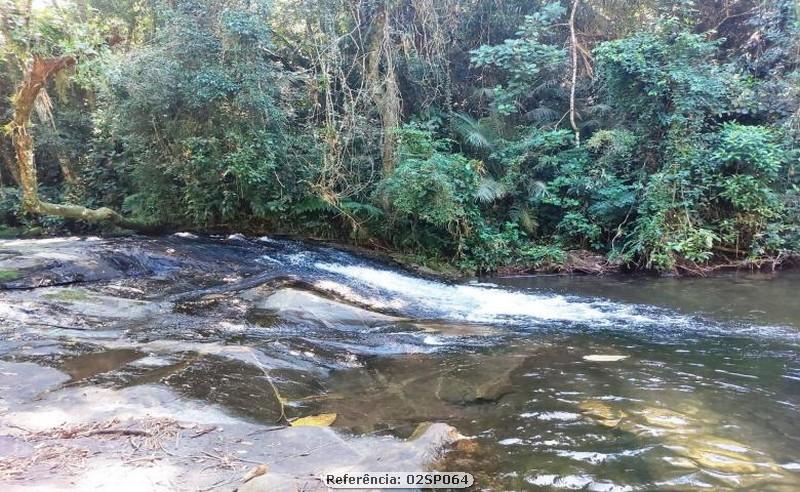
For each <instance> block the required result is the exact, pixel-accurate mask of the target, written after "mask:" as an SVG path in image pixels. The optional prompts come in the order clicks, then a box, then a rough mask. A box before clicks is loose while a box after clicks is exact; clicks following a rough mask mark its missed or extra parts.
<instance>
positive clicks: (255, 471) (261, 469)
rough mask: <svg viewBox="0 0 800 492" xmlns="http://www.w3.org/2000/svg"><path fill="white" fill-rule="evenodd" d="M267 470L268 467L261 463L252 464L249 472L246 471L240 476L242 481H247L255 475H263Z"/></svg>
mask: <svg viewBox="0 0 800 492" xmlns="http://www.w3.org/2000/svg"><path fill="white" fill-rule="evenodd" d="M268 471H269V467H268V466H267V465H264V464H261V465H258V466H254V467H253V468H251V469H250V471H249V472H247V474H246V475H245V476H244V477H242V482H244V483H247V482H249V481H250V480H252V479H254V478H256V477H260V476H261V475H264V474H265V473H267V472H268Z"/></svg>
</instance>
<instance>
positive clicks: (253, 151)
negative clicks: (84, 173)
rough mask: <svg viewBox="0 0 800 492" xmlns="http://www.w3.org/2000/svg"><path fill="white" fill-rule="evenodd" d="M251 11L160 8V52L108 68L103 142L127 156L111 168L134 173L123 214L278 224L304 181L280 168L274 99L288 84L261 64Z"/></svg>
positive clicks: (282, 141)
mask: <svg viewBox="0 0 800 492" xmlns="http://www.w3.org/2000/svg"><path fill="white" fill-rule="evenodd" d="M250 4H251V2H241V3H235V2H234V3H231V4H229V5H228V6H227V8H225V9H222V10H215V6H214V3H213V2H207V1H206V2H203V1H181V2H178V3H177V6H176V8H174V9H169V8H162V9H161V10H159V15H160V16H161V19H162V22H163V23H164V26H163V27H162V29H161V31H162V34H161V36H160V37H159V38H158V40H157V42H156V43H154V44H153V45H151V46H149V47H147V48H143V49H141V50H139V52H138V53H136V54H135V55H123V56H119V57H115V58H114V59H112V60H110V66H109V67H108V70H107V72H106V73H108V81H107V85H105V86H104V87H102V92H101V95H102V96H103V97H104V98H105V99H106V105H107V107H108V108H109V110H108V111H107V112H102V113H100V112H98V115H97V116H98V120H97V125H98V127H99V128H100V129H102V131H103V133H101V134H100V135H99V139H100V140H106V139H108V138H113V139H114V140H115V141H116V142H115V146H116V147H121V148H123V149H125V150H124V152H123V153H122V154H117V153H115V154H113V155H112V156H111V159H112V160H111V162H109V164H111V165H113V166H114V167H119V166H123V167H128V168H129V169H131V171H130V172H131V174H132V175H133V180H132V182H131V183H130V185H131V187H132V188H133V189H134V190H135V192H134V193H133V194H131V195H129V196H128V197H126V198H125V203H124V205H125V209H126V210H128V211H129V212H130V213H131V214H133V215H134V216H138V217H143V218H151V219H157V220H159V221H167V222H173V223H176V224H200V225H214V224H220V223H228V222H231V221H236V220H241V219H242V218H243V217H250V218H252V219H253V220H259V219H261V220H266V219H268V218H278V217H280V216H281V215H282V214H285V213H286V210H287V208H288V207H289V206H290V204H291V202H292V201H293V200H296V199H297V198H294V197H293V195H295V194H296V193H297V189H296V186H297V183H298V182H300V181H303V180H304V179H308V177H309V173H308V172H304V171H305V170H304V169H303V168H298V167H293V166H285V165H282V164H283V163H286V162H287V161H288V160H289V156H290V155H291V153H292V151H293V150H292V145H293V140H292V137H291V135H290V134H288V131H287V120H286V114H287V112H288V110H287V107H286V105H288V104H290V103H291V100H287V99H285V98H283V97H282V96H281V94H279V91H280V90H281V88H282V87H284V86H286V84H288V83H289V81H290V79H291V77H292V75H291V73H289V72H287V71H286V70H284V69H283V68H282V67H280V66H279V65H278V64H276V63H274V62H273V61H272V60H270V59H269V58H268V57H267V56H265V53H264V51H263V50H265V49H269V47H270V46H271V38H270V34H269V31H268V29H267V28H266V24H265V21H266V17H265V15H266V10H265V9H266V6H265V5H264V4H262V3H261V2H253V5H250ZM209 14H210V15H209ZM178 46H180V49H176V48H177V47H178ZM287 186H290V187H291V188H287ZM298 198H301V199H302V197H298ZM300 212H303V210H302V209H301V210H300ZM276 216H277V217H276Z"/></svg>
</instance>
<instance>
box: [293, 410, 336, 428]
mask: <svg viewBox="0 0 800 492" xmlns="http://www.w3.org/2000/svg"><path fill="white" fill-rule="evenodd" d="M334 420H336V414H335V413H321V414H319V415H309V416H308V417H301V418H299V419H296V420H293V421H292V422H291V423H292V427H329V426H330V425H331V424H332V423H333V421H334Z"/></svg>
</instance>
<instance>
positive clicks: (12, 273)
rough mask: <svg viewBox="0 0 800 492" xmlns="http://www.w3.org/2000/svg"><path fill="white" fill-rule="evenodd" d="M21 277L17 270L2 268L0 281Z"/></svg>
mask: <svg viewBox="0 0 800 492" xmlns="http://www.w3.org/2000/svg"><path fill="white" fill-rule="evenodd" d="M20 277H21V275H20V273H19V272H18V271H16V270H3V269H0V282H8V281H9V280H16V279H18V278H20Z"/></svg>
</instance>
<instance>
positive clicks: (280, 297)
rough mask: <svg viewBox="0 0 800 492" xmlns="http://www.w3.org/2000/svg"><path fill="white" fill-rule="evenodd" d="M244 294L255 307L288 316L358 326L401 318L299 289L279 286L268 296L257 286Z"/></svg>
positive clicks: (243, 296)
mask: <svg viewBox="0 0 800 492" xmlns="http://www.w3.org/2000/svg"><path fill="white" fill-rule="evenodd" d="M240 295H241V297H242V298H244V299H247V300H250V301H253V305H254V307H255V308H258V309H264V310H271V311H275V312H276V313H277V314H279V315H280V316H281V317H284V318H293V319H300V320H307V321H314V322H322V323H330V324H332V325H355V326H358V327H363V326H375V325H381V324H386V323H389V322H393V321H397V320H398V318H395V317H392V316H387V315H384V314H381V313H376V312H373V311H368V310H366V309H362V308H359V307H355V306H351V305H348V304H345V303H343V302H339V301H334V300H331V299H327V298H325V297H322V296H321V295H318V294H315V293H312V292H308V291H304V290H299V289H291V288H287V289H279V290H278V291H276V292H274V293H272V292H270V293H268V295H267V296H266V297H264V294H263V291H262V290H261V289H253V290H251V291H248V292H244V293H242V294H240Z"/></svg>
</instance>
